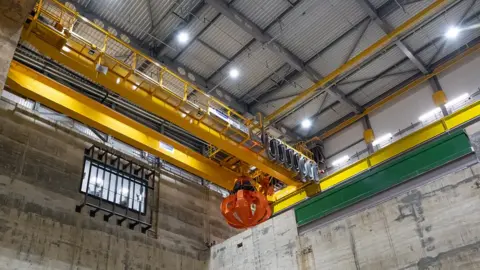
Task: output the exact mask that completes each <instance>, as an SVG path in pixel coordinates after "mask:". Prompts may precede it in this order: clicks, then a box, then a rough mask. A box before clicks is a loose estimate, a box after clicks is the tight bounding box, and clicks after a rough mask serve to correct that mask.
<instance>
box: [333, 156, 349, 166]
mask: <svg viewBox="0 0 480 270" xmlns="http://www.w3.org/2000/svg"><path fill="white" fill-rule="evenodd" d="M349 159H350V157H349V156H348V155H345V156H343V157H341V158H339V159H336V160H334V161H333V162H332V166H334V167H336V166H340V165H342V164H344V163H345V162H347V161H348V160H349Z"/></svg>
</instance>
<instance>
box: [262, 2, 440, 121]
mask: <svg viewBox="0 0 480 270" xmlns="http://www.w3.org/2000/svg"><path fill="white" fill-rule="evenodd" d="M447 2H448V1H447V0H436V1H435V2H433V3H432V4H431V5H429V6H428V7H426V8H425V9H423V10H422V11H420V12H419V13H417V14H416V15H415V16H413V17H412V18H410V19H408V20H407V21H406V22H404V23H403V24H402V25H400V26H399V27H397V28H395V30H393V31H392V32H391V33H389V34H388V35H386V36H384V37H383V38H381V39H379V40H378V41H377V42H375V43H374V44H372V45H371V46H370V47H368V48H367V49H365V50H363V51H362V52H360V53H359V54H357V55H356V56H355V57H353V58H352V59H350V60H349V61H348V62H346V63H345V64H343V65H341V66H340V67H339V68H338V69H336V70H334V71H332V72H331V73H330V74H328V75H327V76H325V77H324V78H323V79H321V80H319V81H318V82H316V83H314V84H313V85H312V86H310V87H309V88H307V89H306V90H305V91H303V92H302V93H300V94H299V95H297V96H296V97H295V98H293V99H291V100H290V101H289V102H287V103H285V104H284V105H283V106H281V107H280V108H278V109H277V110H275V111H274V112H273V113H271V114H270V115H268V116H266V117H265V121H267V122H270V121H272V120H274V119H275V118H276V117H277V116H280V115H281V114H282V113H284V112H285V111H286V110H288V109H290V108H291V107H292V106H294V105H295V104H297V103H298V102H300V101H301V100H303V99H305V98H306V97H307V96H309V95H310V94H312V93H314V92H315V91H317V89H319V88H321V87H324V86H326V85H327V84H328V83H330V82H332V81H333V80H334V79H336V78H337V77H338V76H340V75H341V74H343V73H344V72H346V71H348V70H350V69H352V68H353V67H355V66H356V65H358V64H359V63H360V62H361V61H363V60H364V59H366V58H367V57H369V56H371V55H373V54H374V53H375V52H377V51H378V50H380V49H381V48H383V47H384V46H386V45H387V44H389V43H390V42H391V41H393V40H394V39H395V38H397V37H398V36H399V35H401V34H403V33H404V32H406V31H407V30H409V29H411V28H412V27H413V26H414V25H416V24H417V23H419V22H421V21H422V20H423V19H424V18H425V17H427V16H429V15H431V14H433V13H434V12H435V11H437V10H438V9H439V8H441V7H442V6H443V5H445V4H446V3H447Z"/></svg>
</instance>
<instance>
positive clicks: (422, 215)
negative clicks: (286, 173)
mask: <svg viewBox="0 0 480 270" xmlns="http://www.w3.org/2000/svg"><path fill="white" fill-rule="evenodd" d="M478 130H480V126H477V127H475V126H474V127H472V128H469V131H471V132H470V133H473V132H478ZM479 139H480V136H478V133H477V135H476V136H473V143H474V147H476V149H478V144H479V141H480V140H479ZM479 213H480V163H477V164H475V165H471V166H468V167H462V168H458V169H457V170H456V171H454V172H451V173H449V174H447V175H444V176H440V177H437V178H433V179H430V181H426V182H424V184H422V185H420V186H418V187H417V188H413V189H411V190H409V191H408V192H404V193H403V194H401V195H397V196H395V197H392V198H390V199H388V200H384V201H381V202H379V203H377V204H376V205H374V206H371V207H369V208H367V209H365V210H360V211H357V212H351V213H350V214H348V215H347V216H344V217H341V218H339V219H337V220H335V221H333V222H329V223H326V224H321V223H320V224H321V225H318V226H317V227H314V228H313V229H310V230H308V231H305V232H302V234H301V235H300V236H296V235H295V234H294V233H293V232H295V231H296V225H295V224H294V221H293V219H294V217H293V212H292V211H289V212H287V213H285V214H281V215H279V216H277V217H275V218H273V219H272V220H269V221H268V222H266V223H265V224H262V225H263V226H262V227H256V228H253V229H251V230H248V231H246V232H243V233H241V234H239V235H237V236H236V237H233V238H231V239H229V240H227V241H225V242H223V243H222V244H221V245H218V246H216V247H214V249H212V252H211V254H210V256H211V257H210V258H211V259H210V269H301V270H314V269H342V270H344V269H369V270H371V269H378V270H380V269H382V270H383V269H411V270H413V269H480V255H479V253H478V250H479V249H480V215H479ZM265 228H268V230H267V231H266V232H267V233H265V234H263V233H262V232H263V231H262V230H265ZM271 230H272V231H273V232H270V231H271ZM277 232H278V233H277ZM284 232H288V233H284ZM277 239H278V240H277ZM239 242H243V247H240V248H239V247H237V243H239ZM245 243H247V244H245ZM285 243H288V244H285ZM245 247H248V248H245ZM242 263H243V265H248V266H249V267H250V268H241V267H242ZM280 265H281V266H280ZM284 265H285V266H284ZM282 266H284V267H283V268H281V267H282ZM275 267H277V268H275Z"/></svg>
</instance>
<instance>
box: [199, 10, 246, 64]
mask: <svg viewBox="0 0 480 270" xmlns="http://www.w3.org/2000/svg"><path fill="white" fill-rule="evenodd" d="M200 39H201V40H203V41H205V42H206V43H208V44H209V45H211V46H213V47H215V49H217V50H218V51H219V52H221V53H222V54H223V55H225V56H227V57H229V58H230V57H233V56H234V55H235V54H236V53H237V52H238V51H239V50H240V49H241V48H243V47H244V46H245V45H247V44H248V42H250V40H252V37H251V36H250V35H249V34H247V33H246V32H245V31H243V30H242V29H241V28H240V27H239V26H237V25H236V24H235V23H233V22H232V21H230V20H229V19H228V18H227V17H225V16H223V15H222V16H220V18H218V19H217V20H216V21H215V22H214V23H213V24H212V25H211V26H210V27H209V28H208V29H207V30H206V31H205V32H203V34H202V35H201V36H200Z"/></svg>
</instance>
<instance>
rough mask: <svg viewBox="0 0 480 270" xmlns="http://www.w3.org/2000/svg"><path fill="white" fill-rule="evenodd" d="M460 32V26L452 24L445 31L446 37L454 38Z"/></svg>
mask: <svg viewBox="0 0 480 270" xmlns="http://www.w3.org/2000/svg"><path fill="white" fill-rule="evenodd" d="M458 33H460V29H459V28H458V27H455V26H452V27H450V28H449V29H448V30H447V32H446V33H445V37H446V38H448V39H454V38H456V37H457V36H458Z"/></svg>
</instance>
